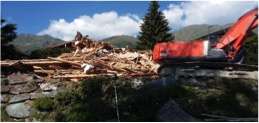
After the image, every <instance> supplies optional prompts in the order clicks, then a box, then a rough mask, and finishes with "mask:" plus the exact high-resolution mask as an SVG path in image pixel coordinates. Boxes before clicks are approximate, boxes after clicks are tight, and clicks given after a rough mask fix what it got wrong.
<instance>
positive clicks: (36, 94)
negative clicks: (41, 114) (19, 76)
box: [30, 93, 46, 99]
mask: <svg viewBox="0 0 259 123" xmlns="http://www.w3.org/2000/svg"><path fill="white" fill-rule="evenodd" d="M45 96H46V95H44V94H42V93H30V99H38V98H42V97H45Z"/></svg>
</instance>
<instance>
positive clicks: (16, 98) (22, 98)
mask: <svg viewBox="0 0 259 123" xmlns="http://www.w3.org/2000/svg"><path fill="white" fill-rule="evenodd" d="M28 99H30V95H29V94H20V95H14V96H13V97H11V99H10V100H9V103H17V102H23V101H26V100H28Z"/></svg>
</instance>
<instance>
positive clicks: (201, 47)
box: [153, 40, 208, 62]
mask: <svg viewBox="0 0 259 123" xmlns="http://www.w3.org/2000/svg"><path fill="white" fill-rule="evenodd" d="M207 42H208V41H206V42H205V41H202V40H196V41H191V42H186V41H174V42H165V43H157V44H156V45H155V47H154V49H153V60H154V61H155V62H159V61H160V60H162V59H167V58H201V57H204V56H205V55H207V50H208V43H207ZM183 49H184V50H183Z"/></svg>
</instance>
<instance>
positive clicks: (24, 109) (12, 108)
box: [5, 103, 31, 118]
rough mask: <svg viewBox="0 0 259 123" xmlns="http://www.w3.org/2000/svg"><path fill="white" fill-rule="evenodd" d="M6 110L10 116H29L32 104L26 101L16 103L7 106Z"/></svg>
mask: <svg viewBox="0 0 259 123" xmlns="http://www.w3.org/2000/svg"><path fill="white" fill-rule="evenodd" d="M5 110H6V112H7V114H8V115H9V116H10V117H14V118H27V117H29V116H30V112H31V111H30V106H29V105H25V103H15V104H10V105H7V106H6V109H5Z"/></svg>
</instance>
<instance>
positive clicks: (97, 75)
mask: <svg viewBox="0 0 259 123" xmlns="http://www.w3.org/2000/svg"><path fill="white" fill-rule="evenodd" d="M101 76H103V77H115V76H116V75H115V74H81V75H80V74H79V75H60V76H53V78H54V79H60V78H63V79H65V78H67V79H72V78H92V77H101Z"/></svg>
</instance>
